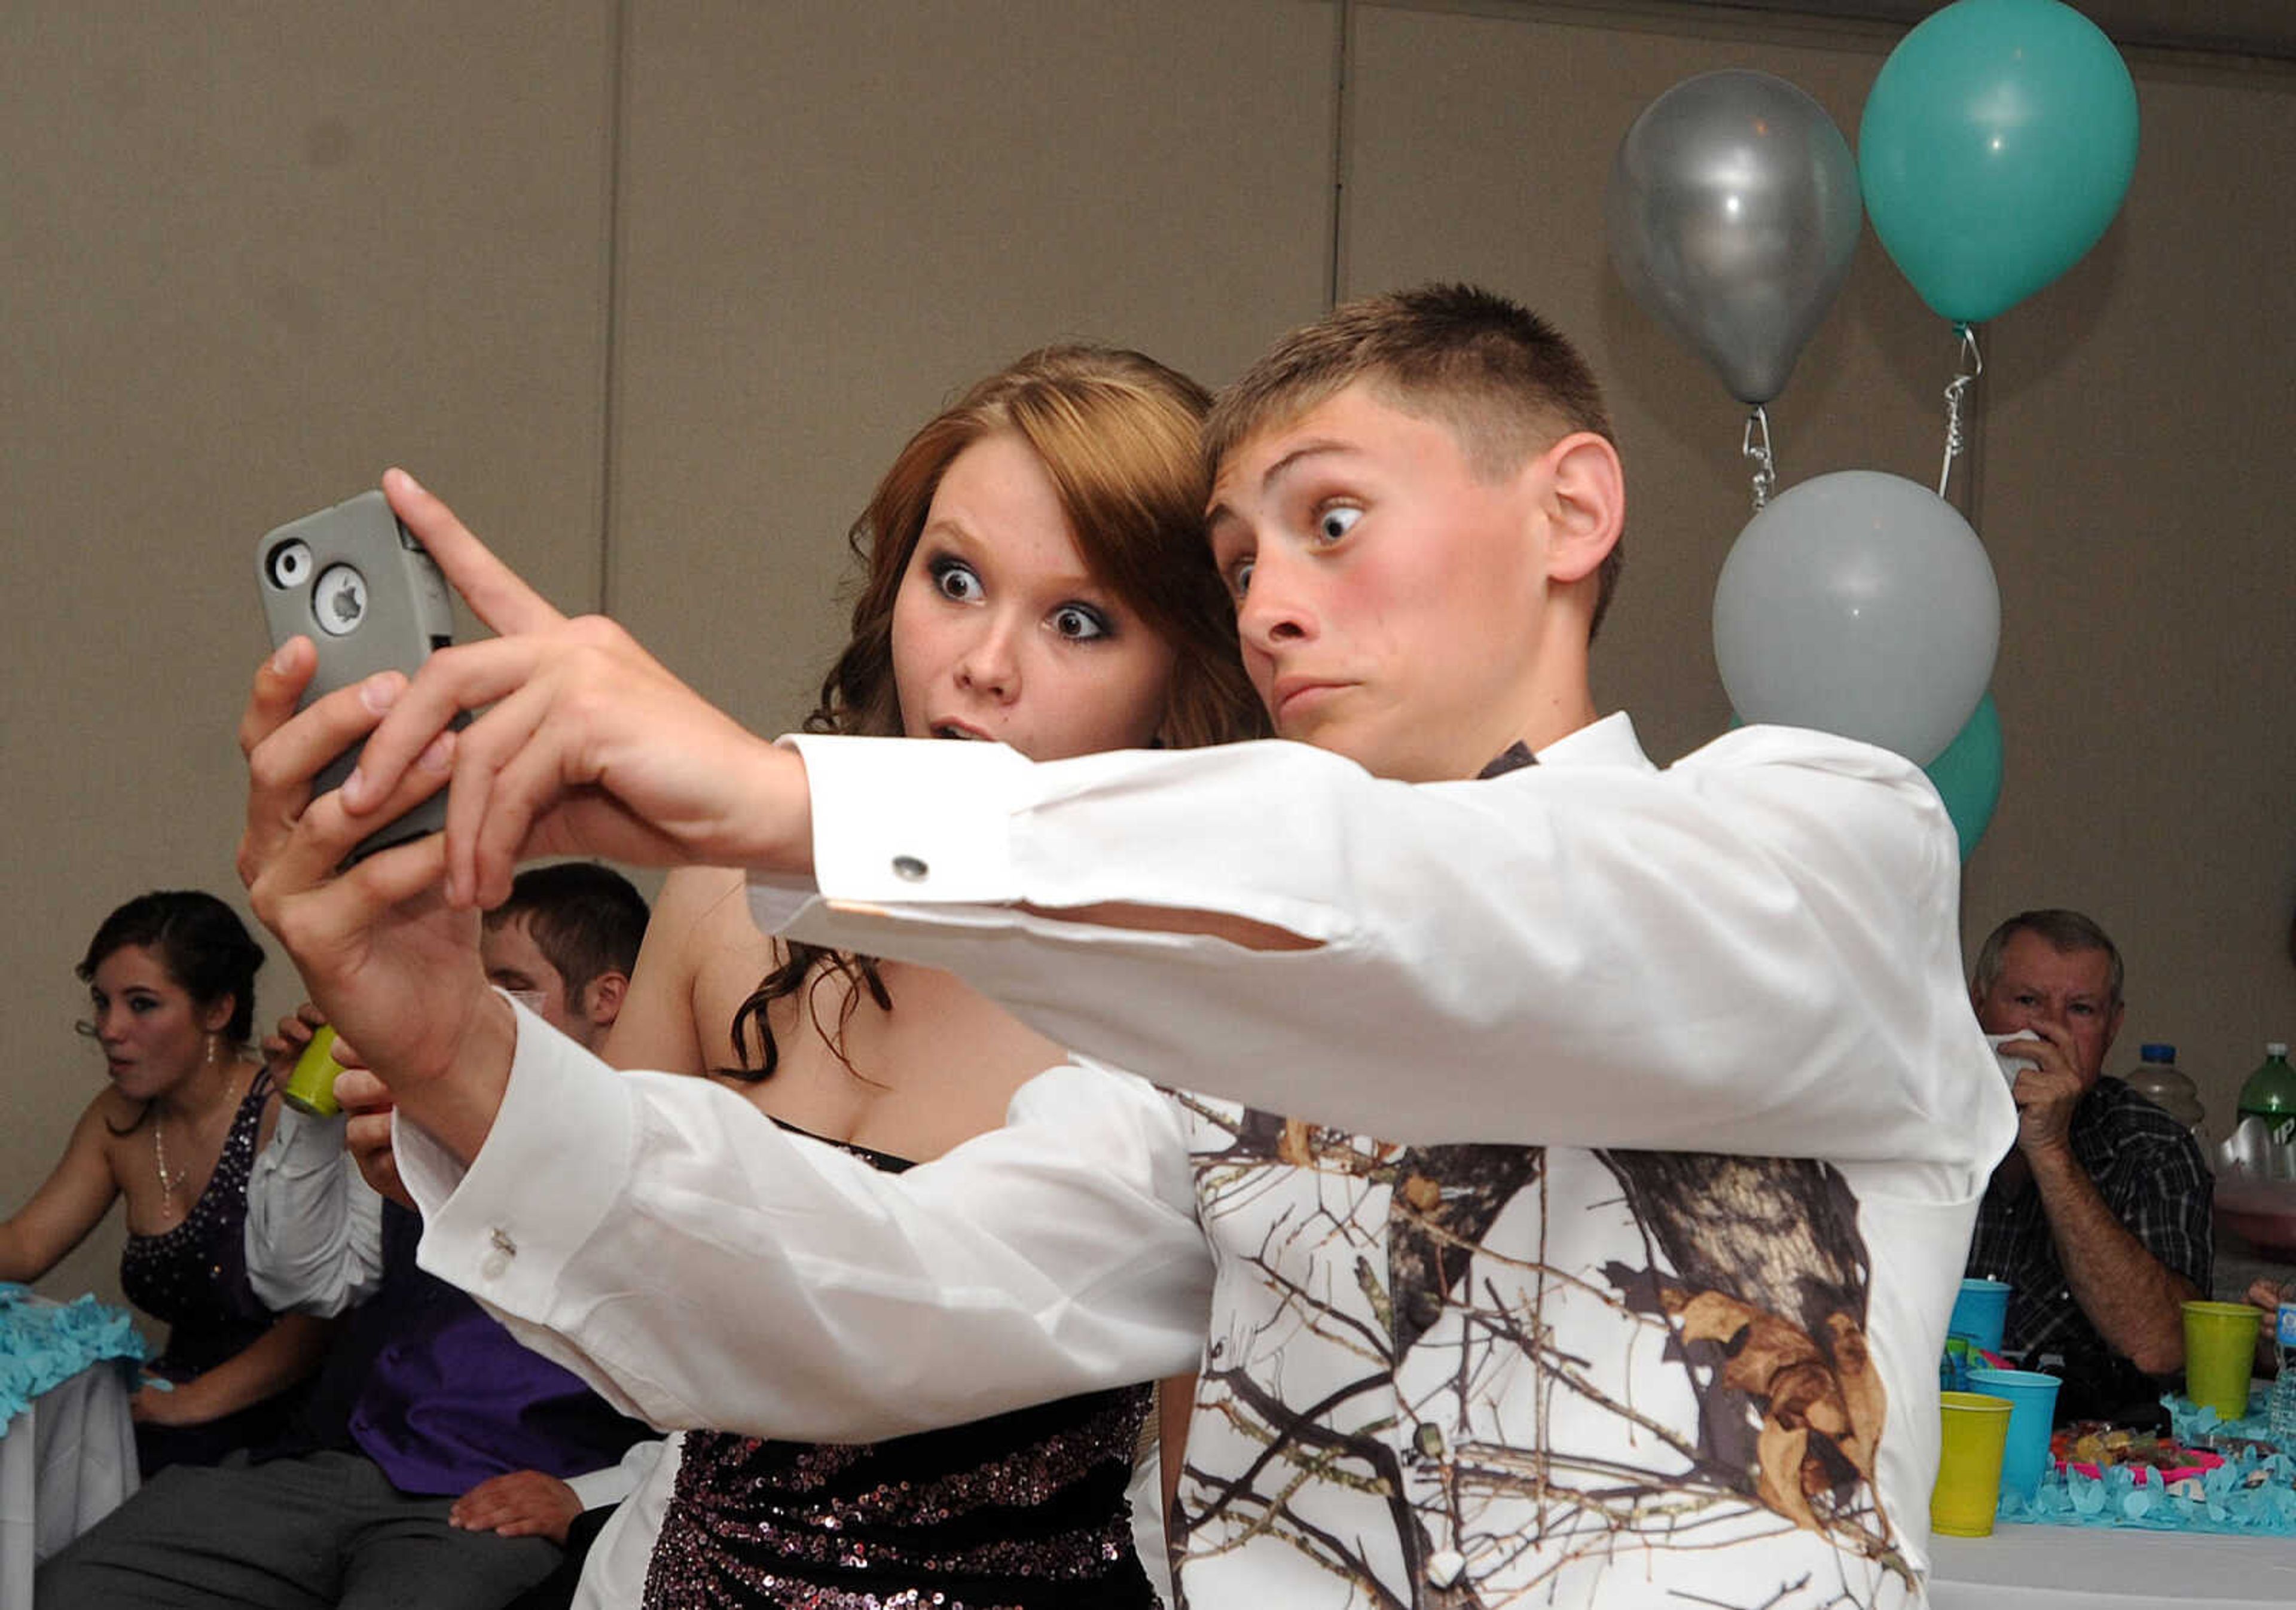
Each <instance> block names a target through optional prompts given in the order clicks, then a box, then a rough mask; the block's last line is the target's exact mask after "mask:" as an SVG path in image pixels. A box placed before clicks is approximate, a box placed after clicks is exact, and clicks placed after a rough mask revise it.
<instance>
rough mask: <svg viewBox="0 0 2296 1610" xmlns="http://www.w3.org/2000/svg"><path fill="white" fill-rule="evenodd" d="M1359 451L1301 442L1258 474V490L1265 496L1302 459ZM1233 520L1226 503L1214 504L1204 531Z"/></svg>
mask: <svg viewBox="0 0 2296 1610" xmlns="http://www.w3.org/2000/svg"><path fill="white" fill-rule="evenodd" d="M1361 451H1362V449H1360V448H1358V447H1357V445H1355V444H1354V443H1352V442H1342V441H1334V440H1329V439H1324V438H1318V439H1316V440H1314V441H1308V442H1302V443H1300V445H1298V446H1297V447H1294V448H1293V449H1292V451H1291V452H1289V453H1287V454H1284V455H1283V457H1282V458H1280V459H1277V460H1276V461H1275V462H1274V463H1272V464H1270V465H1268V466H1267V469H1266V470H1262V471H1261V472H1260V476H1259V490H1260V492H1261V493H1262V494H1266V493H1267V491H1268V490H1269V489H1270V488H1271V487H1273V486H1275V483H1276V482H1278V481H1280V480H1282V479H1283V478H1284V477H1285V476H1287V475H1289V474H1291V473H1292V471H1293V470H1297V469H1298V468H1299V467H1300V461H1301V460H1303V459H1311V458H1319V457H1323V456H1324V455H1327V454H1350V453H1359V452H1361ZM1235 518H1236V513H1235V511H1234V510H1233V509H1231V508H1229V507H1228V506H1227V505H1226V503H1214V504H1213V505H1212V506H1211V507H1210V508H1209V509H1207V510H1205V511H1204V526H1205V527H1206V529H1210V528H1211V527H1215V526H1218V524H1219V523H1220V522H1221V521H1222V520H1224V519H1235Z"/></svg>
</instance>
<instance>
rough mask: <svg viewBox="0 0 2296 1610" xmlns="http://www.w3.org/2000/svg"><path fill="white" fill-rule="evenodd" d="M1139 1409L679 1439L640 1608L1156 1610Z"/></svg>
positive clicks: (1102, 1406)
mask: <svg viewBox="0 0 2296 1610" xmlns="http://www.w3.org/2000/svg"><path fill="white" fill-rule="evenodd" d="M785 1127H786V1126H785ZM843 1149H845V1150H847V1151H849V1152H852V1153H853V1154H854V1155H855V1156H859V1157H862V1158H864V1159H865V1160H866V1161H868V1162H869V1163H872V1164H873V1165H876V1166H877V1167H879V1168H881V1169H884V1170H886V1171H887V1172H889V1173H898V1172H899V1171H900V1170H902V1169H905V1168H906V1167H908V1166H909V1165H908V1163H907V1162H906V1160H904V1159H902V1158H898V1157H889V1156H885V1155H884V1154H883V1153H881V1152H873V1151H869V1150H867V1149H866V1148H862V1147H857V1146H848V1147H845V1148H843ZM1150 1399H1151V1389H1150V1388H1149V1387H1147V1386H1129V1387H1123V1388H1119V1389H1118V1390H1115V1391H1112V1392H1097V1393H1085V1394H1084V1395H1082V1396H1078V1397H1073V1398H1063V1399H1062V1400H1060V1401H1059V1402H1052V1403H1039V1404H1037V1405H1036V1406H1035V1407H1033V1408H1029V1409H1023V1410H1017V1411H1015V1412H1013V1413H1012V1414H1002V1415H997V1416H996V1417H995V1418H991V1419H986V1420H976V1421H974V1422H972V1424H971V1425H967V1426H951V1427H949V1428H948V1429H947V1430H945V1431H929V1432H923V1433H921V1434H917V1435H915V1436H905V1437H896V1438H894V1439H892V1440H891V1441H890V1442H866V1443H858V1444H842V1443H808V1442H764V1441H760V1440H759V1439H758V1438H756V1437H745V1436H734V1435H732V1434H728V1433H726V1432H720V1431H695V1432H688V1433H687V1434H686V1437H685V1453H684V1455H683V1457H682V1458H681V1459H680V1461H679V1464H678V1471H677V1483H676V1490H675V1491H674V1492H673V1493H672V1495H671V1497H670V1500H669V1503H668V1508H666V1509H665V1510H664V1512H663V1515H662V1522H661V1532H660V1536H659V1537H658V1538H657V1539H656V1541H655V1543H654V1549H653V1558H652V1563H651V1564H650V1565H649V1566H648V1569H647V1572H646V1586H645V1604H646V1606H647V1607H648V1610H703V1606H712V1607H715V1606H793V1607H795V1610H895V1607H896V1606H902V1607H906V1606H921V1607H931V1610H990V1607H991V1606H997V1607H1003V1606H1012V1607H1013V1610H1102V1607H1103V1606H1105V1607H1107V1610H1153V1606H1155V1605H1156V1603H1157V1599H1156V1595H1155V1590H1153V1589H1152V1588H1151V1587H1150V1586H1149V1585H1148V1576H1147V1573H1146V1572H1144V1570H1143V1569H1142V1568H1141V1565H1140V1557H1139V1556H1138V1554H1137V1553H1136V1551H1135V1550H1134V1548H1133V1544H1132V1510H1131V1506H1130V1504H1129V1502H1128V1500H1126V1497H1125V1487H1126V1485H1127V1483H1128V1482H1129V1481H1130V1479H1131V1475H1132V1456H1133V1451H1134V1450H1135V1449H1136V1447H1137V1446H1138V1443H1139V1438H1140V1429H1141V1426H1142V1423H1143V1422H1144V1420H1145V1419H1146V1418H1147V1414H1148V1410H1149V1404H1150Z"/></svg>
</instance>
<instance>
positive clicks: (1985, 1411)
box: [1930, 1392, 2011, 1537]
mask: <svg viewBox="0 0 2296 1610" xmlns="http://www.w3.org/2000/svg"><path fill="white" fill-rule="evenodd" d="M1938 1400H1939V1403H1940V1404H1941V1405H1942V1407H1943V1409H1944V1413H1945V1439H1944V1444H1943V1446H1942V1448H1941V1449H1940V1450H1939V1458H1938V1476H1937V1485H1936V1486H1935V1487H1933V1488H1931V1490H1930V1530H1931V1531H1932V1532H1943V1533H1944V1534H1945V1535H1946V1536H1948V1537H1991V1536H1992V1535H1993V1511H1994V1509H1995V1508H1997V1506H1998V1505H1999V1504H2000V1502H2001V1450H2002V1448H2003V1446H2004V1445H2005V1443H2006V1442H2008V1439H2009V1410H2010V1407H2011V1405H2010V1402H2009V1400H2008V1399H2007V1398H1997V1397H1993V1396H1991V1395H1989V1394H1988V1393H1981V1392H1941V1393H1938Z"/></svg>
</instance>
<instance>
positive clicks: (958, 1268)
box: [395, 1008, 1210, 1442]
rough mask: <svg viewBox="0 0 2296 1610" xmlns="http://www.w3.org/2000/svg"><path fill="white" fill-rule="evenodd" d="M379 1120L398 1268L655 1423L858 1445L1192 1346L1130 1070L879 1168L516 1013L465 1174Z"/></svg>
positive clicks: (1196, 1267) (1177, 1254)
mask: <svg viewBox="0 0 2296 1610" xmlns="http://www.w3.org/2000/svg"><path fill="white" fill-rule="evenodd" d="M395 1132H396V1135H397V1146H398V1164H399V1173H400V1176H401V1178H402V1179H404V1180H405V1181H406V1185H407V1188H408V1189H409V1190H410V1191H411V1192H412V1193H413V1195H414V1198H415V1200H416V1201H417V1203H419V1204H420V1205H421V1207H422V1216H423V1221H424V1230H423V1237H422V1248H421V1252H420V1254H419V1258H420V1262H421V1263H422V1267H423V1268H425V1269H427V1270H429V1271H431V1272H432V1273H433V1274H436V1275H438V1276H439V1277H440V1278H441V1279H447V1280H449V1281H451V1282H453V1283H454V1284H455V1285H457V1286H460V1287H463V1289H464V1290H466V1291H468V1292H470V1293H471V1295H474V1296H476V1297H477V1298H478V1299H479V1300H480V1303H482V1304H485V1306H486V1307H487V1309H488V1312H492V1313H494V1314H495V1315H496V1317H497V1318H498V1319H500V1320H503V1322H504V1324H505V1325H507V1326H508V1327H509V1328H510V1329H511V1331H512V1334H513V1335H515V1336H517V1337H518V1338H519V1340H520V1341H521V1342H523V1343H525V1344H528V1345H529V1346H530V1347H532V1348H534V1350H535V1351H536V1352H537V1353H542V1354H543V1355H544V1356H545V1357H547V1358H551V1359H553V1360H555V1361H558V1362H560V1363H562V1364H564V1365H566V1366H567V1367H568V1368H569V1369H573V1370H574V1371H575V1372H576V1373H578V1374H579V1375H580V1376H582V1377H584V1378H585V1379H586V1380H587V1381H588V1382H589V1383H590V1384H591V1385H593V1386H594V1387H596V1388H597V1389H598V1390H599V1391H600V1392H601V1393H603V1395H604V1396H605V1397H606V1398H607V1400H608V1401H609V1402H612V1403H613V1404H614V1406H615V1407H616V1408H618V1409H619V1410H622V1411H623V1412H625V1413H627V1414H632V1415H635V1416H636V1417H637V1418H641V1419H644V1420H645V1421H647V1422H649V1423H650V1424H652V1425H654V1426H663V1427H696V1426H710V1427H715V1428H717V1429H720V1430H727V1431H734V1432H740V1433H744V1434H750V1435H755V1436H772V1437H783V1438H788V1439H791V1440H796V1441H805V1442H865V1441H874V1440H878V1439H881V1438H883V1437H888V1436H894V1435H899V1434H906V1433H909V1432H914V1431H919V1430H923V1429H926V1428H928V1427H931V1426H940V1425H949V1424H955V1423H957V1422H961V1421H964V1420H971V1419H978V1418H982V1417H984V1416H987V1415H990V1414H995V1413H1000V1412H1003V1411H1005V1410H1011V1409H1016V1408H1020V1407H1022V1406H1024V1405H1027V1404H1030V1403H1038V1402H1044V1401H1046V1399H1047V1398H1056V1397H1062V1396H1066V1395H1069V1394H1070V1393H1077V1392H1083V1391H1087V1390H1093V1389H1097V1388H1103V1387H1108V1386H1114V1385H1127V1384H1129V1383H1132V1382H1136V1381H1144V1380H1149V1379H1152V1378H1154V1377H1159V1376H1164V1375H1169V1374H1173V1373H1175V1372H1177V1371H1179V1370H1184V1369H1193V1368H1195V1365H1196V1361H1197V1359H1198V1356H1199V1354H1200V1353H1201V1346H1202V1341H1203V1334H1204V1315H1205V1312H1206V1308H1207V1304H1208V1303H1209V1300H1210V1254H1209V1252H1208V1251H1207V1249H1206V1247H1205V1246H1204V1242H1203V1238H1202V1235H1201V1232H1200V1231H1199V1230H1198V1229H1197V1227H1196V1223H1195V1219H1194V1212H1193V1206H1194V1205H1193V1184H1192V1181H1191V1177H1190V1173H1189V1166H1188V1157H1187V1148H1186V1144H1185V1138H1184V1135H1183V1133H1182V1131H1181V1128H1180V1120H1179V1116H1178V1115H1177V1113H1176V1112H1175V1111H1174V1109H1173V1107H1172V1105H1171V1103H1170V1102H1169V1101H1168V1100H1166V1099H1164V1098H1163V1097H1161V1096H1160V1095H1158V1094H1157V1093H1156V1092H1155V1091H1152V1090H1150V1089H1149V1088H1148V1087H1147V1086H1146V1085H1144V1084H1143V1083H1140V1082H1139V1081H1137V1080H1135V1079H1131V1078H1128V1077H1123V1076H1119V1075H1111V1074H1109V1073H1105V1072H1101V1071H1095V1070H1091V1069H1087V1068H1084V1067H1059V1068H1055V1069H1054V1070H1052V1071H1050V1072H1048V1073H1046V1074H1043V1075H1038V1076H1037V1078H1036V1079H1034V1080H1032V1081H1030V1082H1029V1083H1028V1084H1027V1085H1026V1086H1024V1087H1023V1088H1022V1089H1021V1091H1020V1092H1019V1093H1018V1094H1017V1095H1016V1096H1015V1097H1014V1099H1013V1107H1012V1111H1011V1115H1010V1120H1009V1123H1008V1124H1007V1126H1006V1127H1005V1128H1004V1129H1001V1130H996V1131H992V1132H989V1133H988V1134H986V1135H982V1136H980V1137H978V1138H977V1139H975V1140H971V1141H968V1142H966V1143H965V1144H964V1145H963V1146H961V1147H958V1148H956V1149H955V1150H954V1151H951V1152H949V1153H948V1154H947V1155H946V1156H942V1157H939V1158H937V1159H935V1160H934V1161H932V1162H931V1163H925V1164H921V1165H918V1166H917V1167H915V1168H913V1169H910V1170H908V1171H907V1172H906V1173H900V1174H889V1173H882V1172H880V1171H879V1170H876V1169H873V1168H872V1167H870V1166H869V1165H867V1164H865V1163H864V1162H863V1161H861V1160H860V1159H859V1158H857V1157H854V1156H849V1155H848V1154H846V1153H844V1152H842V1151H840V1150H838V1149H837V1148H834V1147H831V1146H826V1145H824V1144H821V1143H819V1142H816V1141H810V1140H805V1139H803V1138H801V1137H798V1136H793V1135H791V1134H789V1133H787V1132H784V1131H783V1130H781V1129H780V1128H778V1127H777V1126H776V1125H775V1124H774V1123H773V1122H772V1121H771V1120H770V1119H768V1118H767V1117H766V1116H765V1115H764V1114H762V1113H760V1112H758V1109H757V1108H755V1107H751V1106H750V1104H749V1103H748V1102H746V1101H743V1100H742V1099H741V1098H740V1097H738V1096H736V1095H734V1093H733V1092H732V1091H726V1090H723V1089H720V1088H719V1087H718V1086H717V1085H716V1084H714V1083H711V1082H709V1081H708V1080H705V1079H698V1078H693V1077H690V1076H681V1075H668V1074H648V1073H638V1074H627V1073H618V1072H616V1071H614V1070H613V1069H611V1068H609V1067H606V1065H605V1064H603V1062H600V1061H599V1060H598V1059H597V1058H594V1057H593V1056H591V1055H590V1054H589V1053H588V1052H586V1051H585V1050H582V1049H581V1048H580V1047H579V1046H577V1045H575V1044H574V1043H573V1042H570V1041H569V1040H567V1039H566V1038H565V1037H564V1036H563V1035H561V1034H557V1033H556V1032H554V1031H553V1030H552V1029H550V1028H549V1027H548V1026H546V1025H545V1024H543V1023H542V1021H541V1020H540V1019H539V1018H537V1017H534V1016H533V1015H532V1014H530V1013H529V1012H527V1011H526V1010H525V1009H523V1008H521V1009H519V1013H518V1046H517V1051H516V1055H515V1058H514V1060H513V1062H512V1071H511V1078H510V1084H509V1087H508V1089H507V1091H505V1093H504V1100H503V1105H502V1107H501V1110H500V1111H499V1112H498V1113H497V1115H496V1119H495V1124H494V1129H493V1132H492V1134H491V1135H490V1136H489V1137H488V1141H487V1143H486V1145H485V1147H484V1148H482V1149H481V1150H480V1155H479V1156H478V1158H477V1160H476V1161H475V1162H474V1163H473V1164H472V1165H471V1167H470V1169H469V1170H468V1171H467V1172H464V1171H463V1170H461V1169H459V1168H458V1167H457V1166H456V1165H455V1160H454V1159H453V1158H452V1156H449V1155H448V1154H447V1152H446V1151H445V1150H444V1149H443V1148H440V1147H439V1146H438V1145H437V1144H436V1143H435V1142H434V1141H432V1140H430V1137H428V1136H427V1135H425V1134H424V1133H423V1132H422V1131H421V1130H420V1129H419V1128H417V1127H415V1126H414V1125H413V1124H407V1123H405V1122H403V1121H402V1122H400V1123H398V1124H396V1125H395ZM540 1180H549V1181H555V1182H557V1187H556V1188H555V1189H547V1190H539V1189H536V1181H540Z"/></svg>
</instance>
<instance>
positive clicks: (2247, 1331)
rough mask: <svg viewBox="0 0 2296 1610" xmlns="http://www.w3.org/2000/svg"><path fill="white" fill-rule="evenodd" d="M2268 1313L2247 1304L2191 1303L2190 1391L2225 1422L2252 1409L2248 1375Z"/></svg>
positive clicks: (2187, 1328)
mask: <svg viewBox="0 0 2296 1610" xmlns="http://www.w3.org/2000/svg"><path fill="white" fill-rule="evenodd" d="M2263 1320H2264V1311H2263V1310H2262V1309H2260V1308H2251V1307H2250V1306H2249V1305H2248V1304H2245V1303H2187V1304H2185V1396H2186V1397H2188V1398H2190V1399H2192V1400H2193V1402H2195V1403H2198V1404H2201V1405H2202V1406H2203V1407H2205V1408H2209V1409H2213V1410H2216V1411H2217V1418H2218V1419H2220V1420H2236V1419H2239V1418H2241V1417H2242V1416H2243V1415H2244V1414H2246V1413H2247V1412H2248V1376H2249V1371H2250V1370H2251V1369H2253V1368H2254V1367H2255V1364H2256V1328H2257V1326H2258V1325H2259V1324H2261V1323H2262V1322H2263Z"/></svg>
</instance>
